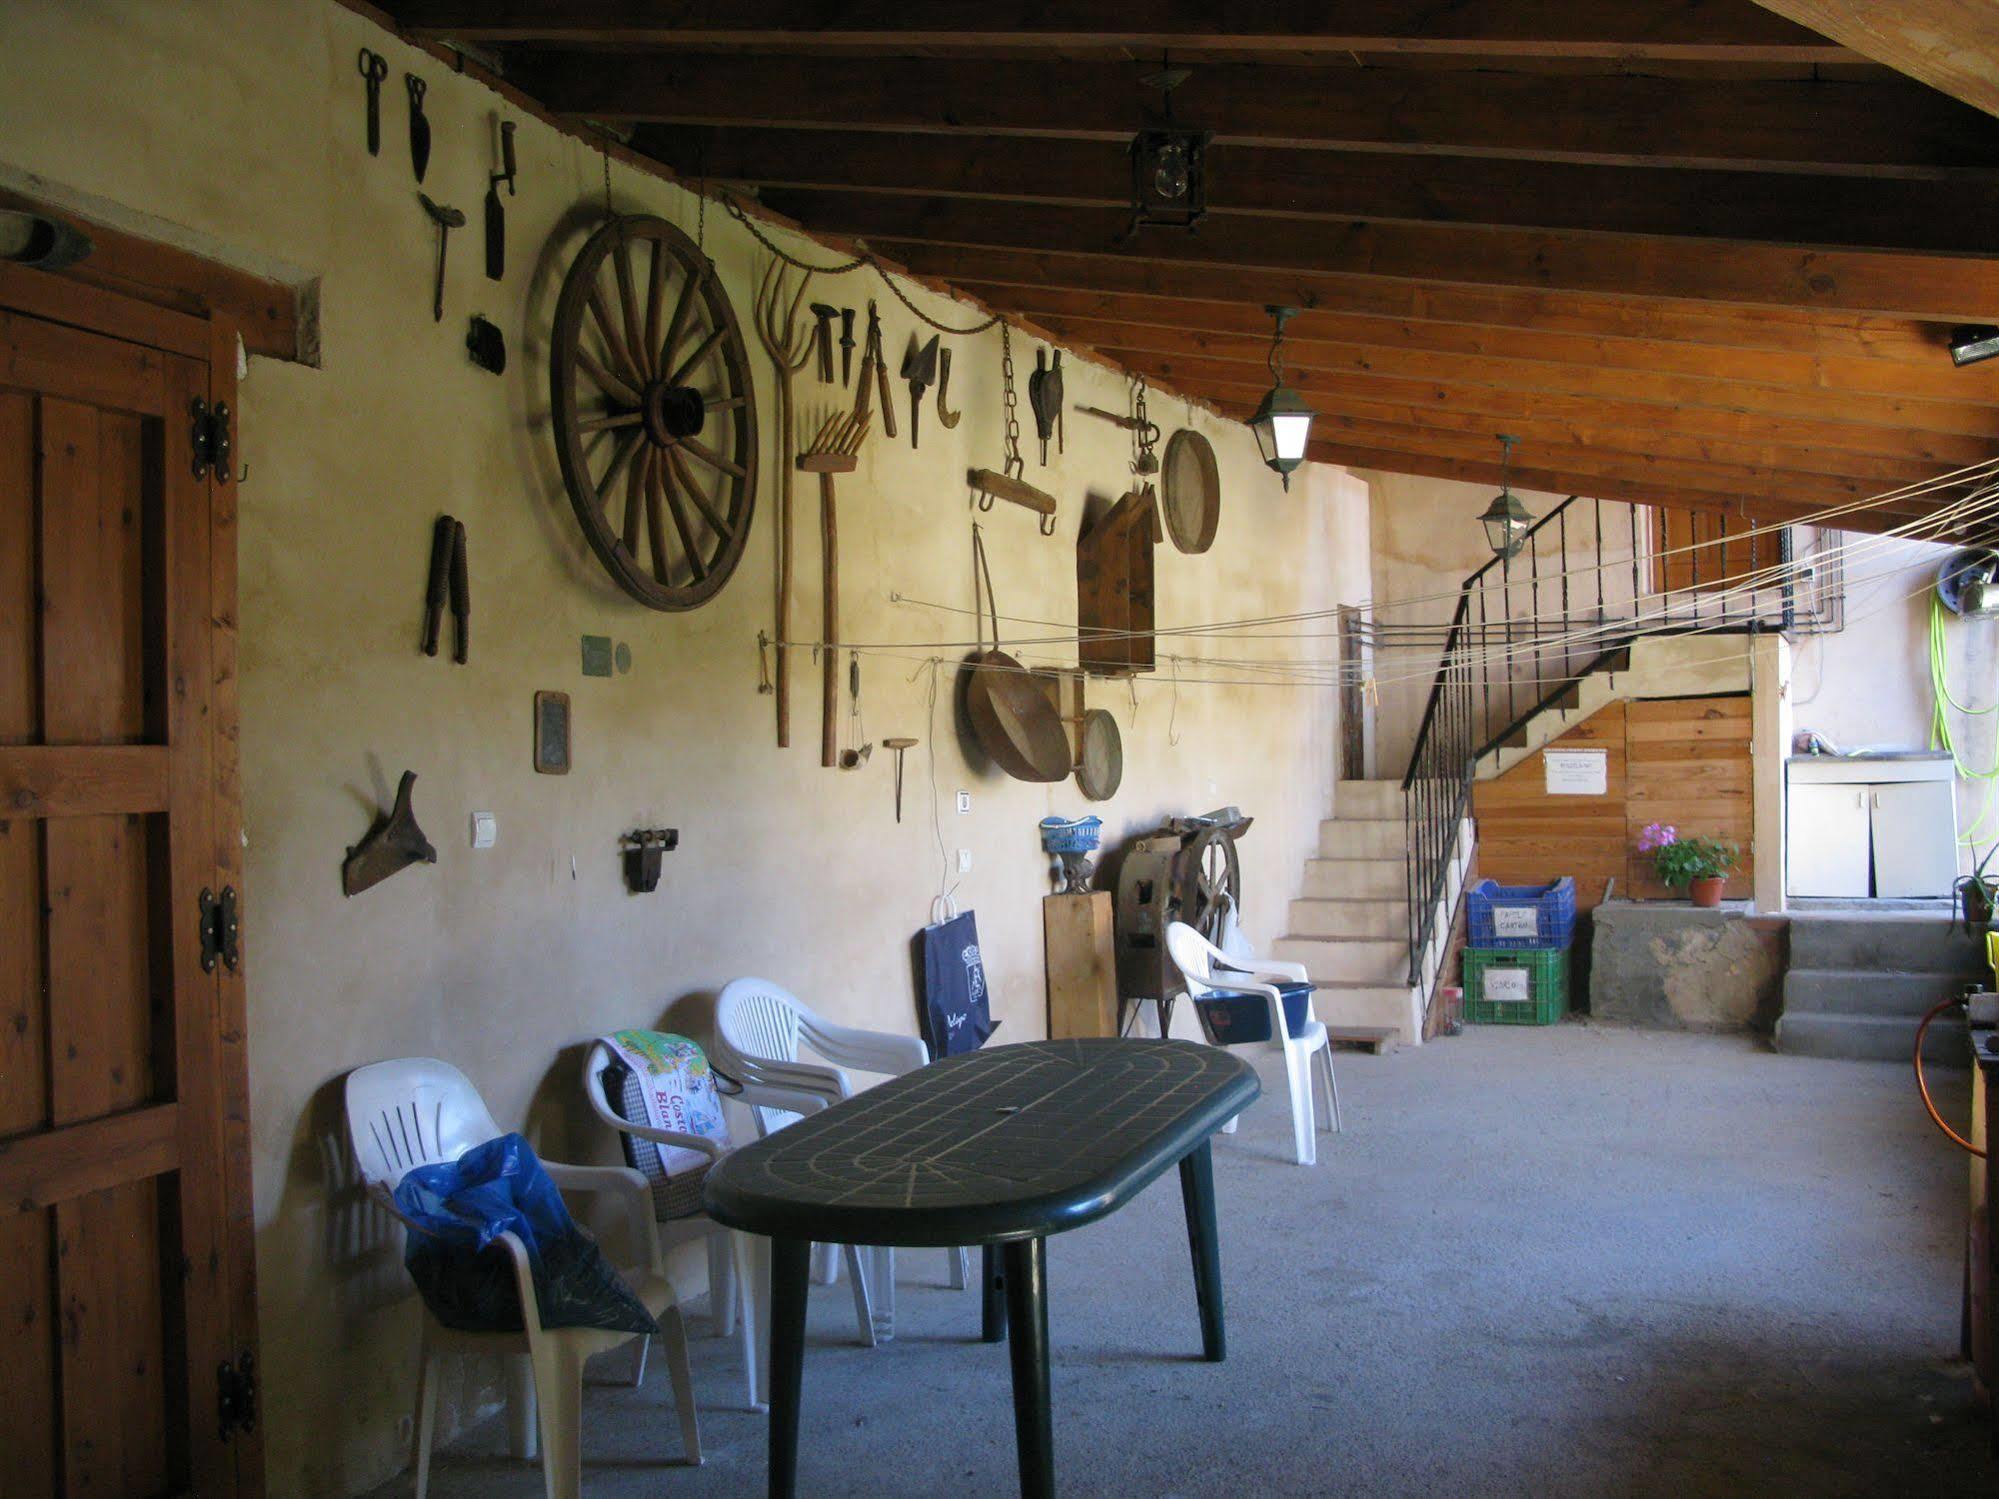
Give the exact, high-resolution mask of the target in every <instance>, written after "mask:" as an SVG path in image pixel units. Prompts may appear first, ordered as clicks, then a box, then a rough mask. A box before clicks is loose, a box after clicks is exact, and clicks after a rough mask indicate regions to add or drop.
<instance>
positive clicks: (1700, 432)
mask: <svg viewBox="0 0 1999 1499" xmlns="http://www.w3.org/2000/svg"><path fill="white" fill-rule="evenodd" d="M1099 352H1103V351H1099ZM1104 357H1106V358H1107V359H1110V360H1113V361H1115V362H1117V363H1119V364H1122V365H1124V366H1125V367H1126V368H1128V369H1129V370H1130V371H1131V372H1132V373H1134V374H1142V375H1144V376H1145V377H1146V379H1148V380H1150V381H1152V382H1153V383H1154V384H1157V385H1165V386H1167V387H1169V388H1170V389H1173V390H1178V391H1184V392H1185V393H1187V394H1188V395H1191V396H1194V397H1196V398H1198V399H1202V400H1233V401H1238V402H1241V403H1244V404H1247V405H1250V406H1253V405H1254V404H1255V403H1256V402H1257V401H1258V400H1259V399H1261V398H1262V396H1263V393H1264V392H1265V391H1266V390H1268V389H1269V388H1270V375H1269V372H1268V371H1266V370H1264V369H1263V368H1262V367H1261V366H1257V367H1249V366H1245V365H1220V366H1217V365H1215V364H1214V363H1213V362H1206V363H1201V362H1195V361H1189V360H1176V359H1171V358H1168V357H1167V356H1165V355H1158V354H1143V353H1130V354H1125V355H1122V356H1120V355H1117V354H1115V353H1109V352H1105V356H1104ZM1287 375H1288V377H1289V378H1290V382H1291V384H1292V386H1293V387H1294V388H1295V389H1298V390H1302V391H1304V392H1305V393H1306V395H1307V397H1308V398H1309V399H1310V400H1311V401H1312V403H1313V404H1314V405H1315V406H1317V405H1320V404H1325V405H1327V406H1332V405H1335V404H1337V403H1338V402H1340V401H1342V400H1354V401H1369V402H1375V403H1378V404H1383V405H1391V406H1401V407H1405V408H1407V409H1409V410H1411V411H1432V410H1434V411H1452V412H1459V413H1464V414H1475V415H1478V416H1481V417H1484V418H1486V419H1488V420H1491V421H1493V422H1495V423H1496V425H1495V427H1494V430H1495V431H1500V432H1505V431H1510V430H1511V424H1512V423H1513V422H1514V421H1520V420H1526V419H1531V418H1536V417H1539V418H1541V419H1544V420H1547V421H1554V422H1568V423H1572V424H1574V425H1577V426H1581V427H1613V428H1624V429H1628V430H1634V431H1643V430H1647V429H1651V428H1658V427H1661V426H1666V425H1670V426H1671V427H1672V428H1673V429H1674V430H1675V431H1677V432H1680V433H1681V434H1683V435H1686V436H1690V437H1708V438H1714V439H1716V440H1718V441H1722V442H1738V443H1769V444H1772V445H1774V446H1777V447H1788V448H1798V447H1824V448H1826V449H1827V450H1828V451H1831V452H1851V453H1868V454H1872V455H1873V456H1875V457H1878V458H1897V459H1903V460H1906V461H1909V462H1915V463H1928V464H1934V465H1935V466H1936V467H1938V468H1960V467H1963V466H1965V465H1967V464H1973V463H1984V462H1986V461H1987V460H1989V459H1991V458H1994V457H1999V443H1995V442H1994V441H1993V440H1992V439H1990V438H1983V437H1963V436H1957V435H1953V434H1949V433H1938V432H1912V431H1907V430H1905V429H1903V428H1899V427H1868V426H1862V425H1859V424H1857V423H1847V422H1814V421H1801V420H1798V419H1796V418H1791V417H1777V416H1763V415H1758V414H1754V413H1747V412H1739V411H1726V410H1720V409H1712V408H1705V407H1699V406H1688V407H1681V408H1662V407H1661V406H1660V405H1658V404H1657V403H1653V402H1638V401H1620V400H1616V399H1613V398H1608V397H1604V396H1597V395H1588V394H1572V393H1561V392H1546V391H1523V390H1513V389H1509V388H1507V387H1504V386H1497V385H1445V384H1438V383H1436V382H1434V381H1426V380H1410V379H1402V378H1398V377H1396V376H1391V375H1364V376H1355V375H1325V374H1320V373H1318V372H1316V371H1312V370H1293V371H1288V372H1287Z"/></svg>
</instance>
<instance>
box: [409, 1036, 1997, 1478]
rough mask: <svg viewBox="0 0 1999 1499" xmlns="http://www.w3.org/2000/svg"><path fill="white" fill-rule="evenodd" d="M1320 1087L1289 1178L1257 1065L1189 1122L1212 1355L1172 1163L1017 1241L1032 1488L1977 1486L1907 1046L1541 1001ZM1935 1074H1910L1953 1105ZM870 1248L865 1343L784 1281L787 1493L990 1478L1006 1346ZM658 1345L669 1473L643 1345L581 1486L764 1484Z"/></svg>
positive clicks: (1975, 1454)
mask: <svg viewBox="0 0 1999 1499" xmlns="http://www.w3.org/2000/svg"><path fill="white" fill-rule="evenodd" d="M1339 1076H1340V1085H1341V1095H1342V1101H1343V1103H1344V1105H1345V1109H1346V1124H1347V1130H1346V1133H1345V1134H1344V1135H1343V1136H1340V1137H1325V1136H1322V1137H1321V1144H1320V1153H1319V1164H1318V1166H1317V1167H1316V1168H1315V1169H1305V1168H1301V1167H1297V1166H1294V1165H1291V1164H1289V1163H1288V1162H1287V1161H1286V1160H1285V1159H1284V1152H1285V1150H1286V1149H1287V1148H1288V1137H1289V1130H1288V1125H1287V1123H1286V1120H1285V1118H1284V1116H1283V1112H1282V1102H1281V1093H1282V1084H1281V1081H1279V1080H1278V1079H1277V1078H1276V1077H1275V1076H1273V1075H1272V1072H1271V1070H1270V1069H1268V1068H1266V1069H1265V1087H1266V1093H1265V1097H1264V1099H1263V1100H1262V1101H1261V1102H1260V1103H1259V1104H1258V1105H1257V1106H1256V1108H1255V1109H1254V1110H1252V1112H1251V1113H1250V1115H1249V1116H1248V1117H1247V1118H1245V1120H1244V1123H1243V1127H1242V1130H1241V1132H1240V1133H1238V1134H1237V1135H1236V1136H1234V1137H1233V1138H1230V1137H1227V1136H1224V1137H1221V1138H1220V1139H1218V1141H1217V1145H1216V1150H1215V1178H1216V1189H1217V1193H1218V1196H1219V1198H1220V1205H1221V1213H1222V1252H1223V1262H1224V1265H1225V1267H1226V1273H1227V1276H1228V1338H1229V1357H1228V1361H1227V1362H1226V1363H1225V1364H1220V1365H1209V1364H1203V1363H1201V1362H1199V1361H1198V1360H1197V1359H1196V1358H1195V1356H1194V1355H1195V1354H1196V1352H1197V1350H1198V1347H1199V1334H1198V1331H1197V1327H1196V1323H1195V1315H1194V1299H1193V1290H1192V1284H1191V1278H1190V1272H1189V1269H1188V1264H1187V1246H1186V1239H1185V1236H1184V1231H1183V1229H1182V1225H1181V1216H1180V1201H1179V1192H1178V1188H1177V1185H1176V1182H1175V1179H1174V1178H1173V1177H1172V1176H1171V1175H1170V1174H1169V1175H1168V1176H1167V1177H1166V1178H1164V1179H1163V1180H1162V1181H1161V1182H1159V1183H1158V1184H1157V1185H1156V1186H1154V1187H1153V1188H1152V1189H1151V1190H1150V1191H1149V1192H1148V1193H1147V1194H1146V1196H1145V1197H1144V1198H1142V1199H1141V1200H1140V1201H1139V1202H1137V1203H1135V1204H1133V1205H1132V1206H1131V1207H1130V1208H1128V1209H1126V1210H1125V1211H1124V1212H1123V1213H1121V1214H1118V1215H1116V1216H1114V1217H1112V1218H1111V1219H1109V1220H1108V1221H1106V1222H1104V1223H1100V1224H1097V1225H1095V1226H1094V1227H1091V1228H1089V1229H1085V1230H1082V1231H1079V1232H1077V1233H1074V1234H1070V1235H1067V1236H1065V1237H1062V1238H1058V1239H1056V1240H1054V1241H1052V1243H1051V1245H1050V1250H1049V1271H1050V1281H1051V1288H1052V1289H1051V1312H1050V1317H1051V1333H1052V1340H1053V1343H1054V1350H1055V1362H1054V1375H1053V1379H1054V1390H1055V1425H1056V1463H1057V1475H1058V1480H1059V1482H1060V1484H1061V1486H1062V1489H1063V1491H1064V1492H1066V1493H1068V1494H1072V1495H1118V1496H1140V1495H1144V1496H1155V1495H1156V1496H1168V1495H1172V1496H1193V1495H1224V1494H1226V1495H1237V1494H1248V1493H1254V1494H1265V1495H1334V1494H1366V1495H1402V1494H1407V1495H1423V1496H1428V1499H1434V1496H1440V1495H1460V1494H1463V1495H1470V1494H1477V1495H1511V1494H1518V1495H1534V1496H1537V1499H1538V1496H1547V1495H1571V1494H1572V1495H1590V1496H1598V1495H1606V1494H1619V1495H1653V1494H1656V1495H1662V1496H1664V1495H1670V1496H1673V1499H1692V1496H1702V1495H1740V1494H1784V1495H1897V1494H1909V1495H1925V1496H1949V1495H1960V1494H1961V1495H1973V1494H1976V1495H1979V1496H1983V1499H1989V1496H1991V1495H1992V1494H1994V1493H1995V1492H1999V1464H1995V1463H1994V1460H1993V1459H1992V1458H1991V1457H1990V1456H1988V1455H1987V1451H1986V1438H1985V1432H1984V1427H1983V1425H1982V1418H1981V1417H1979V1416H1977V1415H1975V1414H1974V1412H1973V1411H1972V1409H1971V1383H1970V1376H1969V1373H1968V1370H1967V1369H1966V1367H1965V1366H1964V1365H1963V1364H1961V1363H1959V1362H1958V1361H1957V1360H1956V1352H1957V1334H1958V1303H1957V1297H1958V1276H1959V1259H1958V1256H1959V1252H1960V1244H1961V1238H1962V1232H1963V1192H1964V1178H1965V1172H1964V1165H1963V1160H1962V1157H1961V1156H1959V1155H1958V1154H1957V1152H1956V1151H1955V1150H1954V1149H1952V1148H1951V1147H1949V1146H1948V1145H1947V1144H1946V1143H1945V1142H1944V1141H1943V1140H1942V1139H1941V1137H1939V1136H1937V1135H1936V1134H1935V1133H1934V1132H1933V1131H1932V1129H1931V1127H1930V1125H1929V1124H1928V1122H1927V1121H1926V1120H1925V1119H1924V1118H1923V1116H1922V1113H1921V1110H1920V1108H1919V1106H1918V1104H1917V1100H1916V1095H1915V1092H1914V1089H1913V1087H1912V1086H1911V1083H1910V1080H1909V1074H1908V1071H1907V1069H1906V1068H1902V1067H1897V1066H1892V1065H1887V1064H1881V1063H1865V1062H1838V1061H1822V1060H1816V1059H1805V1058H1796V1057H1783V1056H1776V1055H1773V1054H1771V1053H1769V1052H1768V1051H1766V1050H1765V1049H1764V1048H1763V1047H1762V1045H1761V1044H1760V1043H1757V1042H1753V1041H1750V1040H1747V1039H1743V1038H1735V1037H1707V1036H1691V1035H1677V1034H1666V1033H1656V1032H1640V1031H1630V1030H1620V1029H1615V1028H1610V1027H1606V1026H1597V1025H1587V1024H1580V1023H1571V1024H1568V1025H1563V1026H1561V1027H1558V1028H1554V1029H1549V1030H1527V1029H1521V1030H1513V1029H1506V1028H1483V1029H1478V1028H1475V1029H1473V1030H1472V1031H1470V1032H1469V1033H1468V1034H1466V1035H1465V1036H1463V1037H1461V1038H1457V1039H1452V1040H1446V1041H1442V1042H1439V1043H1437V1044H1434V1045H1431V1046H1426V1047H1423V1048H1422V1049H1421V1050H1418V1051H1405V1052H1402V1053H1400V1054H1399V1055H1395V1056H1389V1057H1371V1056H1361V1055H1342V1056H1341V1057H1340V1058H1339ZM1273 1086H1274V1087H1275V1089H1276V1090H1277V1092H1276V1096H1273V1094H1272V1092H1271V1091H1270V1090H1271V1089H1272V1088H1273ZM1963 1090H1964V1084H1963V1080H1962V1077H1961V1076H1957V1077H1951V1078H1949V1079H1948V1080H1947V1081H1946V1083H1945V1085H1944V1090H1943V1093H1944V1096H1943V1098H1942V1099H1941V1100H1940V1102H1942V1103H1943V1106H1944V1107H1945V1108H1946V1109H1953V1108H1954V1109H1955V1110H1956V1111H1957V1115H1958V1116H1959V1117H1961V1116H1962V1113H1963V1110H1964V1091H1963ZM901 1271H902V1273H901V1275H900V1277H899V1280H900V1283H901V1287H902V1291H901V1296H900V1308H899V1310H900V1316H901V1325H900V1335H899V1336H898V1337H897V1338H896V1339H895V1341H894V1342H893V1343H891V1344H888V1345H886V1346H884V1347H882V1348H880V1349H877V1350H875V1351H872V1352H870V1351H867V1350H863V1349H861V1348H859V1347H857V1346H855V1345H854V1344H853V1343H852V1341H851V1338H852V1331H853V1324H852V1310H851V1302H850V1301H849V1299H848V1295H847V1291H846V1288H845V1287H844V1285H843V1286H837V1287H830V1288H815V1291H814V1296H813V1305H812V1322H811V1326H812V1332H813V1336H814V1343H813V1345H812V1346H811V1347H810V1348H809V1349H808V1352H807V1357H806V1368H805V1401H806V1404H805V1414H804V1425H803V1436H802V1440H801V1451H802V1457H803V1465H802V1466H803V1474H802V1479H801V1483H800V1491H801V1493H803V1494H807V1495H812V1496H831V1495H869V1496H879V1495H891V1494H894V1495H932V1494H940V1493H944V1492H946V1491H953V1492H957V1493H962V1494H967V1495H1002V1494H1008V1493H1013V1492H1016V1489H1015V1488H1014V1484H1015V1470H1014V1458H1013V1439H1012V1425H1011V1407H1010V1405H1009V1397H1008V1384H1007V1363H1006V1358H1005V1354H1004V1350H1002V1349H1000V1348H995V1347H987V1346H984V1345H982V1344H980V1343H978V1342H977V1341H976V1334H977V1330H978V1308H977V1304H976V1301H975V1298H974V1295H973V1294H972V1293H969V1292H967V1293H953V1292H950V1291H947V1290H944V1289H942V1288H941V1287H942V1278H943V1274H944V1265H943V1256H942V1255H941V1254H939V1253H937V1252H935V1251H931V1252H911V1253H908V1254H906V1255H905V1256H903V1257H902V1264H901ZM694 1326H695V1329H696V1331H697V1333H699V1332H701V1331H703V1330H704V1326H703V1323H702V1320H701V1319H700V1318H699V1317H698V1316H697V1317H696V1318H695V1319H694ZM694 1356H695V1380H696V1385H697V1388H698V1391H699V1393H700V1398H701V1400H702V1402H703V1409H702V1412H701V1419H702V1434H703V1440H704V1443H705V1446H706V1456H707V1463H706V1466H705V1467H703V1468H701V1469H698V1470H696V1469H686V1468H678V1467H674V1466H670V1464H671V1463H672V1462H673V1461H674V1459H676V1458H677V1457H678V1454H679V1438H678V1435H677V1427H676V1425H675V1422H674V1419H673V1413H672V1410H671V1404H670V1401H671V1397H670V1395H669V1392H668V1386H667V1380H666V1377H665V1372H664V1370H663V1369H662V1368H660V1366H659V1365H658V1363H657V1362H655V1364H654V1371H653V1372H652V1373H651V1374H650V1375H649V1376H648V1378H647V1381H646V1385H645V1387H644V1388H643V1389H642V1390H639V1391H633V1390H630V1389H627V1388H622V1387H619V1386H616V1385H612V1384H610V1383H608V1382H607V1383H604V1384H602V1385H597V1386H594V1387H593V1388H591V1389H590V1391H589V1393H588V1397H587V1404H586V1416H585V1437H584V1451H585V1454H586V1467H585V1478H584V1482H585V1489H586V1492H588V1493H589V1494H592V1495H596V1496H603V1499H609V1496H613V1495H617V1496H626V1495H629V1496H638V1495H646V1496H657V1495H676V1494H688V1495H696V1494H713V1495H728V1496H744V1495H752V1494H758V1493H761V1492H762V1490H763V1484H764V1441H765V1423H764V1420H763V1418H762V1417H759V1416H754V1415H750V1414H747V1413H745V1412H743V1411H741V1410H740V1409H732V1408H731V1406H732V1405H733V1404H735V1403H738V1402H739V1401H740V1398H741V1397H740V1391H741V1379H740V1376H739V1373H738V1370H737V1366H736V1361H735V1357H734V1355H733V1352H732V1351H731V1345H729V1344H728V1343H726V1342H723V1341H720V1340H717V1339H713V1338H709V1337H706V1336H697V1338H696V1340H695V1344H694ZM627 1368H628V1364H627V1363H626V1362H625V1356H624V1355H622V1354H614V1355H611V1356H610V1357H609V1358H608V1359H607V1360H605V1361H604V1368H603V1369H602V1370H601V1371H593V1375H594V1377H597V1378H601V1379H603V1380H605V1381H609V1380H610V1379H612V1378H613V1377H615V1376H616V1375H617V1374H619V1373H621V1372H623V1371H624V1370H626V1369H627ZM503 1453H504V1446H503V1437H502V1423H501V1422H500V1421H499V1420H497V1419H496V1420H493V1421H489V1422H487V1423H485V1424H484V1425H483V1426H481V1427H480V1428H478V1429H476V1430H475V1431H473V1432H472V1433H471V1434H470V1435H469V1436H468V1437H467V1438H466V1439H465V1440H463V1441H462V1442H460V1443H459V1444H458V1445H457V1446H456V1447H454V1448H453V1449H451V1450H449V1451H447V1452H445V1453H442V1454H440V1457H439V1460H438V1463H437V1467H436V1470H435V1472H434V1476H433V1480H432V1488H431V1492H432V1493H433V1494H435V1495H439V1496H443V1499H456V1496H460V1495H463V1496H472V1495H478V1496H480V1499H503V1496H512V1495H519V1496H522V1499H528V1496H532V1495H539V1494H540V1493H541V1480H540V1476H539V1473H538V1471H537V1470H536V1468H535V1467H534V1466H533V1465H529V1464H517V1463H514V1462H512V1461H511V1460H509V1459H508V1458H506V1457H505V1456H504V1455H503ZM408 1489H409V1480H408V1479H407V1478H405V1479H403V1480H402V1481H401V1482H400V1483H398V1484H396V1485H392V1486H390V1487H388V1488H385V1489H383V1490H381V1491H380V1493H381V1494H382V1495H384V1496H388V1495H401V1494H405V1493H407V1492H408Z"/></svg>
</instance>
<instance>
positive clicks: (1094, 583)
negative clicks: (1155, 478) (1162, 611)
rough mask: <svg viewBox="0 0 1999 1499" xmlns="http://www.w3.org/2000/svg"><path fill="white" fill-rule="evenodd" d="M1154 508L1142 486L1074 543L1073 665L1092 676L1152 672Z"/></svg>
mask: <svg viewBox="0 0 1999 1499" xmlns="http://www.w3.org/2000/svg"><path fill="white" fill-rule="evenodd" d="M1158 528H1159V503H1158V498H1157V496H1156V495H1155V494H1154V493H1153V491H1152V487H1151V486H1150V485H1142V486H1141V487H1139V488H1137V489H1134V490H1132V491H1131V492H1130V493H1129V494H1127V495H1125V497H1124V498H1123V499H1121V500H1119V501H1118V502H1117V503H1116V504H1115V505H1113V506H1112V507H1111V508H1110V509H1109V510H1108V511H1107V512H1105V514H1104V515H1103V516H1102V517H1101V518H1100V519H1099V520H1098V521H1097V523H1096V524H1095V525H1094V526H1091V527H1090V528H1089V529H1088V530H1087V531H1085V532H1084V533H1083V534H1082V535H1081V536H1079V537H1078V538H1077V539H1076V625H1077V633H1078V634H1079V636H1080V637H1081V638H1080V639H1079V640H1078V642H1077V659H1078V660H1080V661H1081V662H1082V664H1083V669H1084V670H1085V671H1088V672H1091V673H1094V674H1095V675H1098V676H1113V675H1122V674H1124V673H1127V672H1134V671H1151V670H1153V668H1154V664H1155V663H1154V660H1153V639H1152V630H1153V625H1154V610H1153V596H1152V548H1153V546H1154V545H1155V544H1156V543H1157V541H1158V539H1159V529H1158Z"/></svg>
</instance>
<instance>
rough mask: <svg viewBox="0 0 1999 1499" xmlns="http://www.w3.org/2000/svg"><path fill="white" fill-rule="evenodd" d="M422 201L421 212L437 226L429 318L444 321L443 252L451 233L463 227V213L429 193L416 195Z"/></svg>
mask: <svg viewBox="0 0 1999 1499" xmlns="http://www.w3.org/2000/svg"><path fill="white" fill-rule="evenodd" d="M417 196H418V197H419V198H421V199H422V200H423V211H424V212H425V213H427V214H429V215H430V221H431V222H432V223H433V224H435V225H437V293H436V295H435V296H434V297H432V298H431V303H430V317H431V321H432V322H436V323H441V322H443V321H444V251H445V247H446V246H447V245H448V244H449V243H450V241H451V231H452V230H454V229H458V228H461V227H463V225H464V223H465V215H464V213H463V212H462V211H461V210H459V209H456V208H447V207H446V206H445V205H444V204H442V203H439V202H436V201H435V200H434V199H432V197H431V196H430V194H429V193H424V192H419V193H418V194H417Z"/></svg>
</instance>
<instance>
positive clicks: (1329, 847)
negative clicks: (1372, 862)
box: [1319, 817, 1408, 860]
mask: <svg viewBox="0 0 1999 1499" xmlns="http://www.w3.org/2000/svg"><path fill="white" fill-rule="evenodd" d="M1407 845H1408V834H1407V832H1406V831H1405V830H1404V828H1403V826H1402V819H1401V818H1399V817H1393V818H1390V817H1339V818H1334V819H1333V820H1331V821H1329V822H1322V823H1320V824H1319V854H1320V856H1321V857H1323V858H1327V859H1396V860H1400V859H1401V858H1402V857H1403V856H1404V850H1405V849H1406V847H1407Z"/></svg>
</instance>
